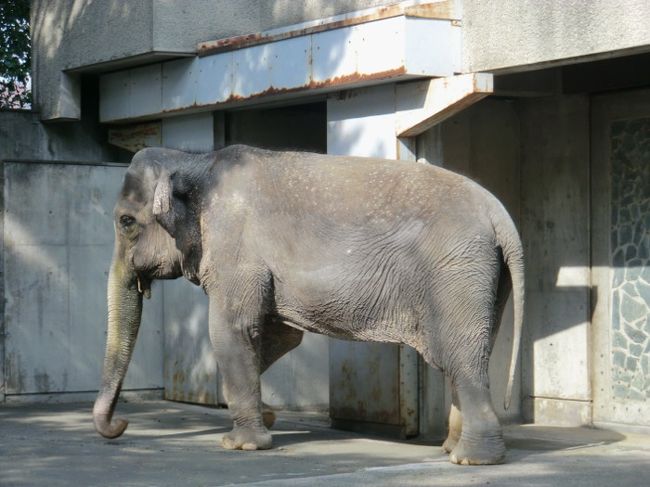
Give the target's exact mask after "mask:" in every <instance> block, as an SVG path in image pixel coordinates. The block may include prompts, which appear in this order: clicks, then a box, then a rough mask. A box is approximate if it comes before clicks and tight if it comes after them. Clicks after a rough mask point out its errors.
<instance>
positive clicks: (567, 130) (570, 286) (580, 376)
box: [518, 96, 592, 425]
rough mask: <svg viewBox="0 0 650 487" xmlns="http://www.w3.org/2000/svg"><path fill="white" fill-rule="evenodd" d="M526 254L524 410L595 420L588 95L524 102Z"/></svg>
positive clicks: (567, 420)
mask: <svg viewBox="0 0 650 487" xmlns="http://www.w3.org/2000/svg"><path fill="white" fill-rule="evenodd" d="M518 108H519V114H520V120H521V146H522V173H521V177H522V180H521V185H522V188H521V189H522V202H521V204H522V224H521V230H522V234H523V240H524V254H525V258H526V316H525V321H524V342H523V364H522V365H523V374H524V375H523V388H524V393H525V395H526V396H527V400H526V404H525V415H526V417H527V419H528V420H533V421H535V422H537V423H548V424H559V425H581V424H589V423H590V422H591V398H592V396H591V386H590V375H589V341H590V338H589V334H590V283H589V281H590V275H589V270H590V268H589V266H590V241H589V221H590V214H589V99H588V97H587V96H571V97H555V98H540V99H532V100H524V101H521V102H519V103H518Z"/></svg>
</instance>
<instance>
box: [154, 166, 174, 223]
mask: <svg viewBox="0 0 650 487" xmlns="http://www.w3.org/2000/svg"><path fill="white" fill-rule="evenodd" d="M172 198H173V188H172V176H171V174H169V171H168V170H167V169H165V168H162V169H161V171H160V175H159V176H158V182H157V183H156V189H154V192H153V214H154V215H155V216H156V217H158V216H159V215H164V214H166V213H169V210H171V207H172Z"/></svg>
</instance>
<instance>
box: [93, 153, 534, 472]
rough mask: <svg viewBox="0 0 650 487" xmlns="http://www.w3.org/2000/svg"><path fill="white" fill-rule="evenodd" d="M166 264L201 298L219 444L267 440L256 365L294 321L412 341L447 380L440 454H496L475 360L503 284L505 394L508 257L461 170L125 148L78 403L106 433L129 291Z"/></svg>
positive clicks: (504, 226) (126, 356) (133, 314)
mask: <svg viewBox="0 0 650 487" xmlns="http://www.w3.org/2000/svg"><path fill="white" fill-rule="evenodd" d="M180 276H185V277H186V278H187V279H189V280H190V281H191V282H193V283H195V284H197V285H200V286H201V287H202V288H203V289H204V290H205V292H206V293H207V295H208V297H209V303H210V304H209V329H210V330H209V331H210V339H211V341H212V344H213V346H214V348H215V350H216V356H217V360H218V365H219V371H220V373H221V374H222V379H223V383H224V394H225V397H226V400H227V402H228V406H229V408H230V411H231V414H232V418H233V422H234V427H233V430H232V431H231V432H230V433H228V434H226V435H224V437H223V440H222V444H223V446H224V447H225V448H229V449H243V450H255V449H266V448H270V447H271V435H270V434H269V432H268V430H267V428H266V426H265V424H264V421H263V418H262V403H261V397H260V374H261V373H263V372H264V371H265V370H266V369H267V368H268V367H269V366H270V365H271V364H273V362H275V361H276V360H277V359H279V358H280V357H282V356H283V355H284V354H285V353H287V352H288V351H289V350H291V349H293V348H295V347H296V346H297V345H298V344H299V343H300V341H301V339H302V333H303V331H304V330H307V331H311V332H315V333H321V334H325V335H328V336H332V337H337V338H344V339H350V340H363V341H375V342H389V343H404V344H407V345H410V346H411V347H413V348H415V349H416V350H417V351H418V352H419V353H420V354H421V356H422V358H423V359H424V360H425V361H426V362H427V363H428V364H429V365H431V366H432V367H436V368H439V369H442V370H443V371H444V372H445V373H446V374H447V375H448V376H449V378H450V379H451V383H452V386H453V406H452V411H451V416H450V430H449V436H448V438H447V440H446V441H445V443H444V445H443V448H444V449H445V450H446V451H447V452H449V453H450V459H451V461H452V462H454V463H460V464H494V463H499V462H502V461H503V459H504V456H505V446H504V442H503V436H502V431H501V427H500V425H499V422H498V419H497V417H496V415H495V413H494V410H493V407H492V404H491V401H490V392H489V384H488V360H489V357H490V352H491V350H492V346H493V344H494V340H495V335H496V332H497V330H498V328H499V323H500V321H501V314H502V311H503V308H504V305H505V303H506V300H507V298H508V296H509V294H510V291H511V289H512V290H513V294H514V299H513V301H514V317H515V320H514V323H515V326H514V337H513V350H512V357H511V363H510V376H509V382H508V387H507V392H506V405H507V404H508V403H509V402H510V397H511V391H512V384H513V376H514V371H515V364H516V361H517V355H518V349H519V342H520V336H521V326H522V313H523V299H524V298H523V290H524V276H523V253H522V247H521V242H520V239H519V236H518V234H517V231H516V229H515V226H514V224H513V222H512V220H511V219H510V217H509V216H508V213H507V212H506V210H505V209H504V208H503V206H502V205H501V204H500V203H499V201H498V200H497V199H496V198H495V197H494V196H492V195H491V194H490V193H488V192H487V191H486V190H485V189H483V188H481V187H480V186H479V185H477V184H476V183H474V182H472V181H471V180H469V179H467V178H465V177H463V176H460V175H457V174H454V173H452V172H450V171H447V170H445V169H442V168H439V167H434V166H429V165H423V164H416V163H412V162H400V161H389V160H380V159H366V158H355V157H335V156H328V155H318V154H310V153H299V152H274V151H266V150H261V149H256V148H252V147H246V146H231V147H227V148H225V149H222V150H219V151H217V152H214V153H209V154H188V153H184V152H180V151H175V150H168V149H145V150H142V151H140V152H138V153H137V154H136V155H135V156H134V157H133V161H132V163H131V165H130V167H129V169H128V171H127V173H126V176H125V178H124V184H123V188H122V191H121V194H120V197H119V201H118V202H117V205H116V207H115V251H114V255H113V261H112V265H111V269H110V274H109V284H108V312H109V314H108V337H107V345H106V356H105V360H104V371H103V379H102V386H101V390H100V392H99V395H98V397H97V400H96V402H95V406H94V410H93V415H94V422H95V427H96V429H97V431H98V432H99V433H100V434H101V435H103V436H105V437H107V438H114V437H117V436H119V435H121V434H122V433H123V432H124V429H125V428H126V426H127V422H126V421H125V420H122V419H115V420H113V418H112V417H113V412H114V410H115V405H116V402H117V397H118V395H119V392H120V388H121V385H122V381H123V379H124V376H125V374H126V370H127V367H128V364H129V360H130V357H131V353H132V351H133V347H134V344H135V340H136V336H137V333H138V327H139V325H140V316H141V311H142V297H143V295H144V296H148V295H149V293H150V285H151V282H152V280H154V279H174V278H177V277H180ZM271 419H272V418H271ZM269 422H270V421H269Z"/></svg>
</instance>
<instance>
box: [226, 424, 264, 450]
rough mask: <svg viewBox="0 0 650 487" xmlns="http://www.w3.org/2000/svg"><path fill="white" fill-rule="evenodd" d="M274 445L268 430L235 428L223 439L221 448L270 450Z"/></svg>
mask: <svg viewBox="0 0 650 487" xmlns="http://www.w3.org/2000/svg"><path fill="white" fill-rule="evenodd" d="M272 444H273V442H272V439H271V433H269V432H268V431H266V428H264V429H253V428H247V427H244V426H235V427H234V428H233V430H232V431H231V432H230V433H226V434H225V435H223V437H222V438H221V446H223V447H224V448H225V449H226V450H268V449H269V448H271V446H272Z"/></svg>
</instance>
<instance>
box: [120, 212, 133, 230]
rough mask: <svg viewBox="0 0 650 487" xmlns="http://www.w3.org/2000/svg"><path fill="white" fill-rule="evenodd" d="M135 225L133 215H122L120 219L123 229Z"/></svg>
mask: <svg viewBox="0 0 650 487" xmlns="http://www.w3.org/2000/svg"><path fill="white" fill-rule="evenodd" d="M134 223H135V218H133V217H132V216H131V215H122V216H121V217H120V225H122V227H123V228H128V227H130V226H131V225H133V224H134Z"/></svg>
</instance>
